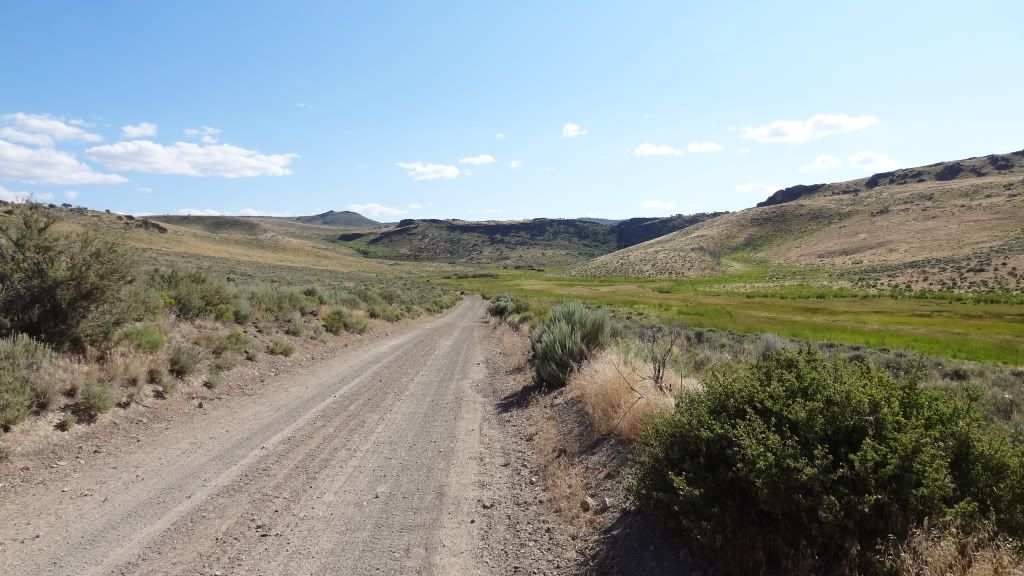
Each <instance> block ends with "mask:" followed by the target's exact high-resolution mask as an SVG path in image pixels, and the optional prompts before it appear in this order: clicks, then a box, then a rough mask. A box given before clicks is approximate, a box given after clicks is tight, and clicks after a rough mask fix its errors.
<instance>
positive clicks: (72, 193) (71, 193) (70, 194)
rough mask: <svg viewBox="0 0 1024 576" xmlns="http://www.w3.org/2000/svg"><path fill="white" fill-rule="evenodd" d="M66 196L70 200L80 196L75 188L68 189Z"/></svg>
mask: <svg viewBox="0 0 1024 576" xmlns="http://www.w3.org/2000/svg"><path fill="white" fill-rule="evenodd" d="M64 197H65V198H67V199H68V200H75V199H77V198H78V192H77V191H75V190H68V191H67V192H65V193H64Z"/></svg>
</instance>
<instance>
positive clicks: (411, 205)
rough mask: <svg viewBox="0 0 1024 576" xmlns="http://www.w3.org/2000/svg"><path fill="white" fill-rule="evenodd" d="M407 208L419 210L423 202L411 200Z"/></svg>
mask: <svg viewBox="0 0 1024 576" xmlns="http://www.w3.org/2000/svg"><path fill="white" fill-rule="evenodd" d="M407 208H409V209H410V210H419V209H420V208H423V204H418V203H416V202H413V203H412V204H409V205H408V206H407Z"/></svg>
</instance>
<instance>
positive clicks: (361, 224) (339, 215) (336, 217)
mask: <svg viewBox="0 0 1024 576" xmlns="http://www.w3.org/2000/svg"><path fill="white" fill-rule="evenodd" d="M295 221H296V222H302V223H303V224H317V225H320V226H334V227H337V228H371V227H374V226H380V225H381V224H380V222H377V221H376V220H370V219H369V218H367V217H366V216H363V215H362V214H360V213H358V212H352V211H349V210H342V211H341V212H335V211H334V210H328V211H327V212H324V213H323V214H316V215H313V216H299V217H298V218H295Z"/></svg>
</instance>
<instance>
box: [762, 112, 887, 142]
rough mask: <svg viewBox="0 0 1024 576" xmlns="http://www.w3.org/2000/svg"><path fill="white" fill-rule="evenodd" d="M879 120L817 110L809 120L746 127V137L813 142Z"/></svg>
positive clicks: (763, 140)
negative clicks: (817, 112) (824, 112)
mask: <svg viewBox="0 0 1024 576" xmlns="http://www.w3.org/2000/svg"><path fill="white" fill-rule="evenodd" d="M877 123H878V118H876V117H874V116H850V115H849V114H816V115H814V116H811V117H810V118H808V119H807V120H777V121H775V122H771V123H768V124H764V125H762V126H754V127H750V128H745V129H744V130H743V134H742V136H743V138H745V139H747V140H754V141H756V142H765V143H775V142H794V143H800V142H809V141H811V140H818V139H820V138H824V137H826V136H830V135H832V134H846V133H849V132H857V131H859V130H863V129H865V128H868V127H870V126H874V125H875V124H877Z"/></svg>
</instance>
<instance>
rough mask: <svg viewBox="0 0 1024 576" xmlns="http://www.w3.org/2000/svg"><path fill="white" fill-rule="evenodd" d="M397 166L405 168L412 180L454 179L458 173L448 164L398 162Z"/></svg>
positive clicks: (455, 168)
mask: <svg viewBox="0 0 1024 576" xmlns="http://www.w3.org/2000/svg"><path fill="white" fill-rule="evenodd" d="M397 166H398V167H399V168H401V169H403V170H405V171H406V172H407V173H408V174H409V177H410V178H412V179H413V180H454V179H455V178H458V177H459V174H460V171H459V169H458V168H457V167H455V166H450V165H448V164H430V163H427V162H399V163H398V164H397Z"/></svg>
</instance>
